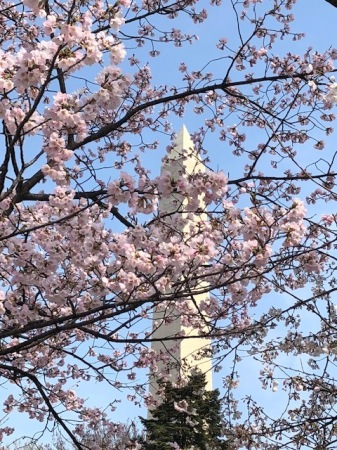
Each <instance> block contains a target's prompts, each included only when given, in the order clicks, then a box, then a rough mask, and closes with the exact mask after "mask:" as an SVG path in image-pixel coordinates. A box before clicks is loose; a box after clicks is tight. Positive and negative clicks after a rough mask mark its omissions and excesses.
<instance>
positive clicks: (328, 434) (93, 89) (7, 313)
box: [0, 0, 337, 450]
mask: <svg viewBox="0 0 337 450" xmlns="http://www.w3.org/2000/svg"><path fill="white" fill-rule="evenodd" d="M295 3H296V0H272V1H267V0H264V1H262V0H244V1H239V0H223V4H221V1H220V0H211V2H210V5H209V8H211V11H214V9H216V10H217V11H218V12H217V14H223V15H225V14H226V15H228V14H230V15H231V17H232V23H233V30H236V31H235V36H234V35H233V33H234V32H233V33H232V34H231V35H228V36H227V35H225V34H226V33H224V36H223V37H220V38H219V39H217V40H215V41H214V45H213V47H212V49H211V50H210V54H212V58H213V59H212V61H209V62H208V63H205V64H203V67H202V68H200V67H199V64H198V62H191V63H189V62H187V59H188V56H189V54H190V53H189V52H190V48H193V45H192V47H190V44H193V43H194V41H195V39H196V36H195V35H194V34H193V33H194V32H192V33H188V32H185V31H184V30H189V29H192V30H194V29H195V28H196V27H197V25H198V24H200V26H202V23H203V22H204V21H207V14H208V13H207V11H206V9H204V8H205V7H206V6H207V5H206V2H198V1H196V0H172V1H168V0H144V1H143V2H141V1H138V0H117V1H116V3H110V2H109V1H107V0H60V1H57V0H45V1H37V0H24V1H23V2H12V1H4V0H0V39H1V50H0V56H1V58H0V116H1V120H2V134H1V136H2V141H1V142H2V147H1V148H2V149H3V150H2V153H1V158H2V160H1V166H0V169H1V170H0V208H1V238H0V243H1V256H0V258H1V260H0V276H1V290H0V314H1V319H0V320H1V322H0V324H1V330H0V336H1V341H0V356H1V359H0V377H1V385H2V386H4V387H5V388H6V392H7V394H6V398H5V400H4V403H3V410H4V412H5V413H6V414H8V415H9V416H10V415H11V414H13V413H15V412H20V413H22V415H23V417H24V418H25V419H27V418H29V419H31V420H35V421H36V422H41V430H42V432H45V433H47V431H48V430H51V429H54V428H56V427H57V428H59V429H60V430H61V431H62V432H63V434H64V435H65V436H67V439H69V440H70V442H72V443H73V444H74V445H75V446H76V447H77V448H78V449H82V448H85V447H84V444H81V442H83V437H84V434H85V430H87V429H88V427H89V428H90V429H91V430H95V429H97V427H100V426H106V427H108V426H110V425H111V426H112V425H113V423H114V422H118V419H117V417H118V416H117V415H114V414H115V413H114V412H113V411H114V410H115V408H116V407H117V408H118V405H117V404H116V402H115V399H117V393H119V392H120V391H121V390H124V391H125V392H126V394H125V395H127V396H128V399H129V400H130V402H133V403H136V404H145V405H147V406H149V405H151V404H152V403H153V399H151V397H150V396H149V395H148V391H147V386H146V384H144V374H145V373H146V372H147V371H148V370H153V371H155V370H156V367H157V365H158V362H159V360H160V358H161V356H160V355H156V354H154V352H153V351H152V350H151V341H152V333H151V330H152V323H151V317H152V312H153V309H154V308H162V309H163V310H165V309H166V311H168V313H167V314H168V316H167V317H166V320H167V321H170V320H172V318H171V317H170V316H169V314H170V313H169V312H170V311H172V305H174V306H175V310H176V311H179V313H180V314H181V316H182V317H183V320H184V323H185V324H186V325H187V326H189V325H192V326H193V327H194V329H195V335H196V336H205V337H211V338H212V342H213V346H212V352H213V360H214V366H215V370H218V371H220V372H221V373H222V375H223V380H224V384H223V395H224V399H225V404H226V411H225V417H224V421H225V422H226V427H227V430H228V436H227V438H228V440H229V441H230V442H231V443H232V445H233V449H234V448H247V449H252V448H261V449H281V448H291V449H300V448H316V449H318V448H321V449H322V448H324V449H326V448H335V446H336V439H337V426H336V419H337V411H336V401H335V398H336V390H337V384H336V383H337V380H336V370H335V369H336V367H335V358H336V356H335V355H336V353H337V344H336V342H337V340H336V330H337V329H336V326H337V315H336V314H337V312H336V308H335V307H334V303H333V296H334V293H335V291H336V284H337V281H336V275H335V259H336V252H335V246H336V240H337V229H336V215H335V212H334V211H335V203H334V202H335V200H336V187H335V183H336V175H335V169H334V165H335V156H336V154H335V151H334V149H333V146H332V145H331V136H332V137H333V127H332V122H334V121H335V112H334V111H335V104H336V102H337V83H336V82H335V80H334V78H333V73H334V71H335V69H334V64H335V60H336V59H337V49H335V48H332V47H331V48H329V49H328V50H327V51H326V52H323V53H321V52H318V51H316V50H315V49H314V48H311V47H310V48H307V49H306V50H304V51H303V52H302V54H298V53H297V52H294V53H293V52H292V51H290V50H289V49H290V48H292V47H291V46H296V45H299V44H300V43H301V42H302V38H303V37H304V36H303V34H302V33H299V32H297V31H293V26H294V24H296V21H294V16H293V14H292V9H293V7H294V6H295ZM331 9H332V11H334V10H333V8H331ZM184 46H187V47H186V50H184ZM181 47H182V49H183V50H182V51H183V54H184V55H185V56H184V57H183V58H185V62H183V63H181V64H180V65H179V66H178V67H173V66H172V67H171V69H172V74H170V75H171V76H172V80H174V81H172V84H171V85H169V84H166V83H163V82H162V81H160V80H158V79H156V77H155V76H154V75H152V72H153V71H155V70H157V69H156V67H158V64H159V65H160V64H161V62H162V61H163V60H165V58H169V57H170V55H171V54H172V52H174V51H175V50H174V49H175V48H177V49H176V51H178V50H179V51H180V48H181ZM172 48H173V50H172ZM213 55H214V57H213ZM211 70H212V72H211ZM188 115H193V116H194V118H195V124H196V125H195V129H193V130H190V131H191V133H192V137H193V141H194V144H195V148H196V151H197V152H198V154H199V155H200V158H201V159H203V161H204V164H205V165H206V167H207V170H206V171H205V172H197V173H193V174H187V173H183V172H182V173H181V174H180V175H179V177H178V179H173V178H172V177H171V176H170V175H169V174H168V173H167V172H163V173H162V174H159V167H158V168H157V172H155V171H154V170H153V167H152V172H151V171H150V170H149V169H151V167H149V159H150V157H148V153H150V152H152V153H151V154H152V155H155V154H157V153H160V152H162V153H161V155H164V151H167V152H170V150H171V148H172V146H173V145H174V137H175V135H174V133H173V127H172V123H173V122H174V121H176V120H177V118H181V117H183V116H188ZM209 136H212V139H214V140H213V141H212V142H213V144H212V146H214V147H216V149H219V150H217V151H218V152H223V159H222V162H223V166H222V167H219V170H218V168H217V164H218V162H219V159H218V160H217V164H213V163H212V149H211V148H209V144H208V142H209V141H208V139H209ZM329 136H330V137H329ZM170 139H171V140H170ZM163 142H165V144H163ZM214 142H215V144H214ZM167 145H168V147H167V148H163V146H164V147H166V146H167ZM157 161H158V166H159V165H160V157H159V158H158V160H157ZM172 196H173V197H174V196H177V198H179V199H183V201H184V204H185V205H186V207H185V209H186V210H187V211H188V214H181V212H182V211H181V206H180V203H179V202H177V208H176V211H174V212H172V213H171V212H170V213H165V211H159V209H158V204H159V201H160V200H161V199H165V198H166V199H167V198H172ZM200 196H202V198H203V201H204V203H205V205H206V208H205V209H204V210H202V211H201V210H200V207H199V202H198V198H200ZM321 212H322V214H321ZM198 214H204V215H207V220H200V221H195V220H194V217H195V216H196V215H198ZM198 293H207V295H208V298H207V299H206V300H205V301H203V302H202V303H201V304H200V305H198V308H197V310H196V309H193V310H192V309H191V301H190V299H191V298H192V299H193V298H194V296H195V295H197V294H198ZM280 294H282V297H281V295H280ZM280 298H282V299H284V301H283V302H281V301H280ZM205 324H206V326H205ZM308 324H310V326H308ZM176 338H177V339H182V338H184V337H183V336H182V335H179V336H176ZM295 357H296V361H300V363H296V364H295V365H292V364H291V363H288V361H289V359H287V358H290V360H291V358H293V360H294V358H295ZM222 361H224V362H225V363H224V365H223V368H221V363H222ZM246 361H252V364H254V365H256V364H257V363H258V364H259V375H258V378H259V380H258V381H257V382H258V383H260V386H261V387H262V389H264V390H266V391H270V395H275V396H277V395H278V393H277V392H276V391H277V389H279V390H282V391H283V398H286V402H285V407H284V409H283V410H282V412H281V413H280V414H278V415H272V414H270V413H269V412H268V409H267V408H266V407H265V405H263V404H261V403H259V402H258V398H255V397H254V396H253V395H252V393H251V391H249V389H248V392H249V394H247V396H246V397H245V398H244V399H243V400H240V398H239V393H238V391H237V389H236V388H237V386H238V385H239V379H238V376H239V373H240V370H239V367H240V364H241V363H245V362H246ZM93 383H102V384H104V385H105V386H106V392H109V400H108V402H109V408H108V409H104V408H102V407H101V405H99V404H98V403H97V405H94V406H92V404H91V403H89V402H87V401H86V398H87V397H88V395H86V393H85V388H83V385H84V386H85V385H87V386H88V387H87V389H88V390H90V391H92V390H93V387H92V386H93ZM273 392H274V393H273ZM109 424H110V425H109ZM13 431H14V430H13V428H12V427H10V426H8V425H7V424H6V422H5V421H4V423H3V425H2V427H1V430H0V434H1V436H0V437H1V439H4V438H5V437H6V436H7V435H11V434H12V433H13ZM91 450H94V448H93V447H91Z"/></svg>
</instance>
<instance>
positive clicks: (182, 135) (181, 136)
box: [176, 124, 191, 141]
mask: <svg viewBox="0 0 337 450" xmlns="http://www.w3.org/2000/svg"><path fill="white" fill-rule="evenodd" d="M187 138H188V139H191V136H190V133H189V132H188V129H187V128H186V125H185V124H183V126H182V127H181V128H180V130H179V131H178V133H177V137H176V141H183V140H186V139H187Z"/></svg>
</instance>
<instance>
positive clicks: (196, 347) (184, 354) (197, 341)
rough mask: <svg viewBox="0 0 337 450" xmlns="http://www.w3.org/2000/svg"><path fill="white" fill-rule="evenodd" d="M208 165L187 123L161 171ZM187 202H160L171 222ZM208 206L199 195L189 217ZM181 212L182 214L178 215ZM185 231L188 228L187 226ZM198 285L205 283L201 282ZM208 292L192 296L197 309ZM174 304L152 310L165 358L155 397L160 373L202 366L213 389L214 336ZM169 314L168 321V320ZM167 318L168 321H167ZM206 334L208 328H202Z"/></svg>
mask: <svg viewBox="0 0 337 450" xmlns="http://www.w3.org/2000/svg"><path fill="white" fill-rule="evenodd" d="M204 171H205V166H204V164H203V163H202V162H201V161H200V159H199V157H198V155H197V154H196V152H195V151H194V146H193V142H192V140H191V137H190V135H189V133H188V131H187V129H186V127H185V126H183V128H182V129H181V131H180V132H179V133H178V135H177V139H176V142H175V147H174V148H173V149H172V150H171V152H170V154H169V155H168V156H167V158H166V160H165V162H164V164H163V167H162V172H169V173H170V174H171V177H172V178H173V179H177V178H178V176H179V175H180V174H181V173H186V174H193V173H197V172H204ZM185 208H186V204H184V201H183V198H182V197H181V195H179V194H172V196H171V197H170V198H169V199H163V200H162V201H161V202H160V204H159V209H160V213H161V215H165V214H166V213H168V215H169V216H168V220H169V221H171V223H172V225H175V224H176V220H175V214H176V219H177V218H178V217H179V216H181V214H185V216H186V209H185ZM204 209H205V204H204V202H203V201H202V198H200V199H199V208H198V210H199V211H201V212H198V213H194V214H192V216H191V215H189V218H190V217H192V219H191V220H193V221H194V222H199V221H202V220H206V214H203V213H202V211H203V210H204ZM178 215H179V216H178ZM183 231H184V232H188V231H187V230H184V229H183ZM199 287H202V286H201V285H200V286H199ZM206 297H207V294H197V295H194V296H193V299H191V300H190V307H191V309H192V310H193V311H195V312H196V313H197V308H196V305H198V303H200V302H201V301H202V300H203V299H204V298H206ZM172 303H173V304H172V306H169V307H168V308H166V309H164V310H162V309H160V308H157V309H156V310H155V311H154V314H153V333H152V338H153V339H154V341H153V342H152V349H153V350H155V352H156V353H157V354H162V355H163V356H164V357H165V358H166V361H165V362H159V364H158V371H157V372H155V373H152V374H150V393H151V394H152V395H153V396H154V398H155V397H156V395H157V394H156V392H157V388H158V385H157V383H156V380H158V379H159V378H161V377H163V376H164V377H166V375H168V377H167V378H168V379H169V380H171V381H172V382H175V381H177V380H178V379H179V378H180V377H185V376H187V375H188V374H189V373H190V372H191V371H192V370H193V369H194V368H197V369H199V370H201V371H202V372H203V373H205V375H206V381H207V386H206V388H207V389H208V390H211V389H212V357H211V340H210V339H209V338H207V337H206V338H205V337H199V336H198V334H199V332H198V330H195V329H193V328H192V327H184V326H183V325H182V323H181V315H180V313H179V311H177V310H176V309H175V307H174V302H172ZM166 318H169V319H170V320H169V323H167V321H166V320H165V319H166ZM165 322H166V323H165ZM181 331H184V334H185V338H183V339H181V340H177V339H172V340H170V339H168V338H170V337H172V338H174V337H175V336H177V335H179V333H180V332H181ZM203 331H204V333H205V334H206V335H207V329H206V327H205V330H203Z"/></svg>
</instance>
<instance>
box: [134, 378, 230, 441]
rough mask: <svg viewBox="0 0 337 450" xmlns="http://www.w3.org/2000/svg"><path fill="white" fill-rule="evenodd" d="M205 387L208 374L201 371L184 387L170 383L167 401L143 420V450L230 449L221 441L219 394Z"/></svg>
mask: <svg viewBox="0 0 337 450" xmlns="http://www.w3.org/2000/svg"><path fill="white" fill-rule="evenodd" d="M159 384H161V383H160V382H159ZM205 387H206V381H205V375H204V374H202V373H200V372H197V373H194V374H192V375H191V376H190V377H189V380H188V383H187V384H186V385H185V386H182V387H175V386H173V385H172V383H167V384H166V385H165V388H164V399H163V401H162V403H161V404H160V405H159V406H158V407H157V408H156V409H155V410H153V411H151V414H152V417H151V418H150V419H144V418H140V419H141V422H142V424H143V425H144V427H145V432H146V441H145V442H144V443H143V446H142V448H143V449H144V450H172V449H173V448H174V447H173V446H172V444H173V443H176V444H177V445H178V446H179V448H181V449H183V450H189V449H191V448H193V449H195V450H222V449H224V450H229V447H228V446H227V443H226V442H224V441H223V440H222V439H221V435H222V425H221V403H220V400H219V391H218V389H216V390H213V391H207V390H206V389H205Z"/></svg>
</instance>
